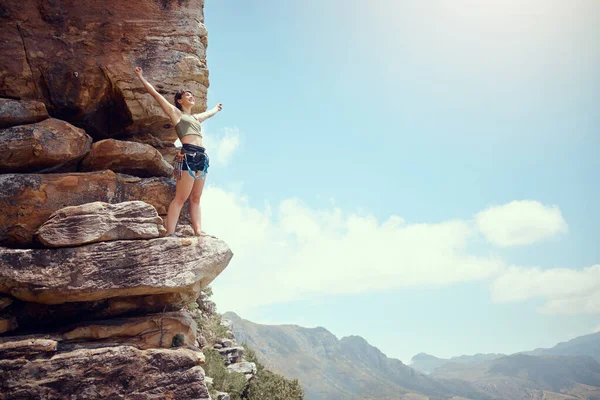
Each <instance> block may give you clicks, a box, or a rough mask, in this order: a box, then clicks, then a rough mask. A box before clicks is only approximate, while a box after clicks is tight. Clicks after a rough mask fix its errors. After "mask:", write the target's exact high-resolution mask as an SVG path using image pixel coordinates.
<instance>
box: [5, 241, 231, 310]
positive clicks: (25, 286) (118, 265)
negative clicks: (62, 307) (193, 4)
mask: <svg viewBox="0 0 600 400" xmlns="http://www.w3.org/2000/svg"><path fill="white" fill-rule="evenodd" d="M232 256H233V254H232V252H231V250H230V249H229V247H227V245H226V244H225V243H224V242H223V241H220V240H218V239H213V238H211V237H208V236H204V237H200V238H183V239H180V238H175V237H165V238H159V239H151V240H134V241H127V240H123V241H114V242H102V243H94V244H89V245H86V246H81V247H67V248H56V249H9V248H0V293H4V294H10V295H11V296H14V297H15V298H17V299H21V300H24V301H31V302H36V303H43V304H61V303H67V302H76V301H96V300H102V299H108V298H112V297H123V296H141V295H149V294H165V293H175V292H191V293H194V294H195V296H196V297H197V296H198V293H199V291H200V288H201V287H204V286H206V285H208V284H209V283H210V282H212V280H213V279H215V277H216V276H217V275H218V274H220V273H221V272H222V271H223V269H225V267H226V266H227V264H228V263H229V261H230V260H231V257H232Z"/></svg>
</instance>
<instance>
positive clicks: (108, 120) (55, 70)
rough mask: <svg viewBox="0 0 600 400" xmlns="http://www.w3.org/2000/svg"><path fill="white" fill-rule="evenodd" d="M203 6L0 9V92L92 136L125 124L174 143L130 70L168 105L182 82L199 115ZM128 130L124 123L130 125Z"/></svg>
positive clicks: (8, 4) (66, 4) (24, 1)
mask: <svg viewBox="0 0 600 400" xmlns="http://www.w3.org/2000/svg"><path fill="white" fill-rule="evenodd" d="M203 6H204V2H203V0H187V1H156V0H140V1H134V2H132V1H118V0H107V1H103V2H92V1H88V2H85V3H82V2H80V1H75V0H62V1H59V2H57V1H50V2H39V1H37V0H5V1H3V3H2V13H3V15H2V17H3V21H2V29H0V42H1V43H2V44H3V51H2V53H1V54H0V65H1V66H2V68H1V69H0V70H1V71H2V72H1V74H0V96H1V97H11V98H19V99H38V100H42V101H43V102H44V103H45V104H46V107H47V108H48V111H49V112H50V114H51V115H52V116H54V117H55V118H60V119H64V120H66V121H68V122H71V123H73V124H74V125H77V126H81V127H83V128H84V129H85V130H86V131H87V132H88V133H89V134H90V135H92V136H93V137H95V138H106V137H113V136H114V135H115V134H117V133H119V132H121V131H123V130H124V129H125V128H127V127H128V128H130V129H131V130H135V131H140V130H143V131H146V132H151V133H152V134H154V135H157V136H165V137H171V138H173V140H174V139H175V138H176V136H175V131H174V129H173V128H172V127H171V126H168V127H166V128H165V127H163V126H164V125H165V124H168V122H169V121H168V120H167V118H166V116H165V115H164V113H163V111H162V110H161V109H160V107H159V106H158V104H156V101H155V100H154V99H152V98H151V97H150V95H148V94H147V93H146V91H145V90H144V89H143V87H142V85H141V83H140V82H139V81H138V80H137V78H136V77H135V75H134V73H133V69H134V67H135V66H136V65H141V66H142V67H143V68H144V73H145V75H146V76H147V78H148V80H149V81H150V82H152V83H153V84H154V85H155V86H156V88H157V90H159V92H161V93H163V94H164V95H165V96H166V97H167V98H168V99H169V100H172V97H173V94H174V93H175V92H176V91H177V90H178V89H180V88H182V84H183V83H184V82H185V85H186V86H187V87H188V88H189V89H190V90H192V91H193V92H194V94H195V95H196V97H197V106H196V108H195V109H194V112H201V111H203V110H205V109H206V92H207V88H208V85H209V83H208V70H207V69H206V65H205V63H204V61H203V60H204V59H205V58H206V46H207V38H206V36H207V31H206V28H205V26H204V24H203V22H204V17H203ZM130 125H131V126H130Z"/></svg>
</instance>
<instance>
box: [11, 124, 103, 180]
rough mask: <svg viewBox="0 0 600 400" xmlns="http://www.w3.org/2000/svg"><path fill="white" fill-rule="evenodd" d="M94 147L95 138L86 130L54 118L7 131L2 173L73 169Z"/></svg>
mask: <svg viewBox="0 0 600 400" xmlns="http://www.w3.org/2000/svg"><path fill="white" fill-rule="evenodd" d="M91 147H92V138H91V137H90V136H89V135H87V134H86V133H85V131H83V129H79V128H76V127H74V126H73V125H71V124H69V123H67V122H64V121H61V120H58V119H54V118H49V119H46V120H44V121H42V122H38V123H35V124H29V125H19V126H14V127H12V128H7V129H3V130H1V131H0V173H6V172H48V171H51V170H53V169H57V168H62V169H63V170H65V169H68V168H69V167H73V166H74V165H75V164H76V163H77V161H79V160H80V159H81V158H82V157H83V156H85V155H86V154H87V153H88V152H89V151H90V149H91ZM72 169H73V170H75V168H72Z"/></svg>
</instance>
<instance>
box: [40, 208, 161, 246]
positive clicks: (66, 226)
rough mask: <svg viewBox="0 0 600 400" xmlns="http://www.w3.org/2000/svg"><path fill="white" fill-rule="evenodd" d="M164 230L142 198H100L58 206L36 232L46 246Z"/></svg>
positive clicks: (154, 235)
mask: <svg viewBox="0 0 600 400" xmlns="http://www.w3.org/2000/svg"><path fill="white" fill-rule="evenodd" d="M165 232H166V230H165V228H164V226H163V221H162V218H160V217H159V216H158V213H157V212H156V209H155V208H154V207H152V206H151V205H150V204H147V203H144V202H143V201H128V202H123V203H118V204H109V203H103V202H100V201H97V202H93V203H86V204H83V205H81V206H71V207H65V208H61V209H60V210H58V211H55V212H54V213H52V215H50V218H49V219H48V221H46V222H45V223H44V224H43V225H42V226H41V227H40V229H38V231H37V233H36V237H37V239H38V241H39V242H40V243H42V244H43V245H44V246H46V247H70V246H79V245H83V244H89V243H95V242H106V241H112V240H128V239H129V240H132V239H154V238H157V237H159V236H161V235H163V234H164V233H165Z"/></svg>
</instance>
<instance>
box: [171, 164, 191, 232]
mask: <svg viewBox="0 0 600 400" xmlns="http://www.w3.org/2000/svg"><path fill="white" fill-rule="evenodd" d="M193 186H194V178H192V177H191V176H190V174H189V173H188V172H187V171H185V170H184V171H183V173H182V174H181V179H179V180H178V181H177V186H176V189H175V198H174V199H173V201H171V204H170V205H169V211H168V212H167V235H170V234H172V233H175V228H176V227H177V220H179V213H181V208H182V207H183V203H185V201H186V200H187V198H188V197H189V195H190V193H191V191H192V187H193Z"/></svg>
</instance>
